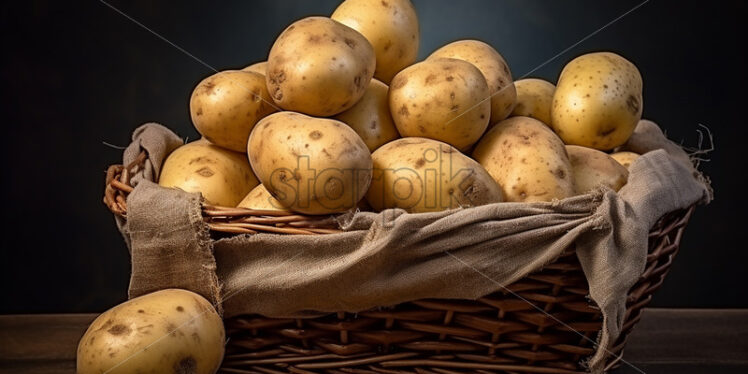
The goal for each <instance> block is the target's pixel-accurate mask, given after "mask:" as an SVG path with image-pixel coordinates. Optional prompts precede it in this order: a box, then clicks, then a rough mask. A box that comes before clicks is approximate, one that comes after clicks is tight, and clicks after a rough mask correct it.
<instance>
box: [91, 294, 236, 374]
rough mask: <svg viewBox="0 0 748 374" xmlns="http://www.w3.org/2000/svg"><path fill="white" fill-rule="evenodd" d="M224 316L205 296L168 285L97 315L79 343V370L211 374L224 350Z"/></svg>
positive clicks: (95, 373) (116, 373) (124, 373)
mask: <svg viewBox="0 0 748 374" xmlns="http://www.w3.org/2000/svg"><path fill="white" fill-rule="evenodd" d="M225 343H226V335H225V332H224V329H223V321H221V317H220V316H219V315H218V313H216V311H215V309H214V308H213V305H211V304H210V302H208V300H205V299H204V298H203V297H202V296H200V295H198V294H196V293H193V292H190V291H185V290H178V289H167V290H162V291H158V292H154V293H151V294H147V295H144V296H140V297H136V298H134V299H132V300H130V301H126V302H124V303H122V304H120V305H117V306H115V307H114V308H112V309H109V310H107V311H106V312H104V313H102V314H101V315H100V316H98V317H97V318H96V319H95V320H94V321H93V323H91V326H89V327H88V330H86V333H85V334H84V335H83V337H82V338H81V340H80V343H78V358H77V373H78V374H101V373H108V374H130V373H143V374H146V373H153V374H156V373H194V374H213V373H215V372H216V370H218V367H219V366H220V364H221V360H222V359H223V353H224V345H225Z"/></svg>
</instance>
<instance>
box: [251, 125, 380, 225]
mask: <svg viewBox="0 0 748 374" xmlns="http://www.w3.org/2000/svg"><path fill="white" fill-rule="evenodd" d="M248 153H249V160H250V163H251V164H252V168H253V169H254V171H255V172H256V173H257V177H258V178H260V181H262V184H263V185H264V186H265V188H267V189H268V191H269V192H270V193H271V194H272V195H273V196H274V197H275V198H276V199H278V201H279V202H280V203H281V205H283V206H285V207H288V208H289V209H290V210H292V211H295V212H300V213H306V214H328V213H338V212H343V211H346V210H348V209H350V208H353V207H355V206H356V203H357V202H358V201H359V200H361V198H363V196H364V194H365V193H366V190H367V189H368V188H369V183H370V182H371V153H369V149H368V148H367V147H366V144H364V142H363V140H361V137H359V136H358V134H356V132H355V131H353V129H351V128H350V127H348V126H347V125H346V124H345V123H343V122H340V121H336V120H333V119H327V118H313V117H309V116H306V115H303V114H299V113H293V112H280V113H275V114H272V115H270V116H267V117H265V118H264V119H263V120H262V121H260V123H258V124H257V126H256V127H255V130H254V131H252V135H251V136H250V137H249V146H248Z"/></svg>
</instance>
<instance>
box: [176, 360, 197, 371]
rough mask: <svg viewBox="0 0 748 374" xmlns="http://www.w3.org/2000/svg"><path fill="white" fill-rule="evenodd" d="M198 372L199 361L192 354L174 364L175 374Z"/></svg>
mask: <svg viewBox="0 0 748 374" xmlns="http://www.w3.org/2000/svg"><path fill="white" fill-rule="evenodd" d="M195 373H197V361H195V358H194V357H192V356H187V357H185V358H183V359H181V360H179V362H177V363H176V364H174V374H195Z"/></svg>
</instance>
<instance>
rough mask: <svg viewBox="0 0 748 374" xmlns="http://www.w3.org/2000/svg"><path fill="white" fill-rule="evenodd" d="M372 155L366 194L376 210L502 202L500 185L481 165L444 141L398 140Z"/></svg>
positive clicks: (419, 209) (436, 208) (414, 210)
mask: <svg viewBox="0 0 748 374" xmlns="http://www.w3.org/2000/svg"><path fill="white" fill-rule="evenodd" d="M372 160H373V162H374V174H373V177H372V183H371V188H369V192H368V193H367V195H366V199H367V201H368V202H369V204H370V205H371V206H372V207H373V208H374V209H375V210H378V211H381V210H383V209H387V208H402V209H405V210H406V211H408V212H411V213H420V212H436V211H441V210H446V209H455V208H460V207H471V206H478V205H484V204H490V203H497V202H500V201H502V195H501V187H499V185H498V184H497V183H496V181H494V180H493V179H492V178H491V176H490V175H489V174H488V173H487V172H486V170H485V169H483V167H482V166H480V165H479V164H478V163H477V162H475V161H474V160H472V159H470V158H469V157H467V156H465V155H463V154H462V153H460V151H458V150H457V149H456V148H454V147H452V146H450V145H449V144H446V143H442V142H440V141H436V140H431V139H426V138H403V139H398V140H395V141H393V142H390V143H387V144H385V145H384V146H382V147H380V148H379V149H377V150H376V151H375V152H374V154H372Z"/></svg>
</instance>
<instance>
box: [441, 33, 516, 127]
mask: <svg viewBox="0 0 748 374" xmlns="http://www.w3.org/2000/svg"><path fill="white" fill-rule="evenodd" d="M443 57H447V58H456V59H458V60H464V61H467V62H469V63H471V64H473V65H475V67H477V68H478V70H480V71H481V73H482V74H483V76H484V77H485V78H486V82H487V83H488V92H489V94H490V95H491V100H490V102H491V122H490V123H492V124H494V123H496V122H499V121H501V120H503V119H504V118H507V117H508V116H509V114H510V113H511V112H512V109H514V105H515V103H516V101H517V92H516V91H515V88H514V82H513V79H512V73H511V72H510V71H509V65H507V63H506V61H504V58H503V57H501V55H500V54H499V52H497V51H496V50H495V49H494V48H493V47H491V46H490V45H488V44H486V43H484V42H481V41H478V40H459V41H456V42H453V43H450V44H447V45H445V46H444V47H441V48H439V49H437V50H436V51H435V52H434V53H432V54H431V56H429V57H428V59H435V58H443ZM463 110H464V109H463Z"/></svg>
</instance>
